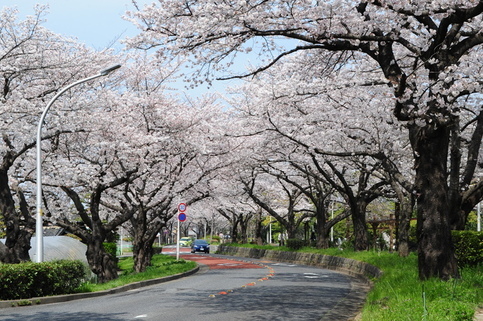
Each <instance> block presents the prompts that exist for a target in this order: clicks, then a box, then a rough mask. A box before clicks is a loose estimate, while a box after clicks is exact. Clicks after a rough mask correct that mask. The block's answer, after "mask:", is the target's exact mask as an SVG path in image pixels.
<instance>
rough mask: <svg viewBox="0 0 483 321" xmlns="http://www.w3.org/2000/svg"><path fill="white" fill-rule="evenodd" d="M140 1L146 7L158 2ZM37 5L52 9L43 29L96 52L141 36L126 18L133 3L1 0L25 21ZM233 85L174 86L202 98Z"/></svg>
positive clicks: (120, 0)
mask: <svg viewBox="0 0 483 321" xmlns="http://www.w3.org/2000/svg"><path fill="white" fill-rule="evenodd" d="M136 2H137V4H138V6H139V7H140V8H142V7H144V5H146V4H150V3H153V2H157V1H156V0H136ZM36 4H44V5H45V4H46V5H48V6H49V8H48V9H47V14H46V15H45V17H44V19H45V20H46V22H45V23H43V26H45V27H46V28H48V29H50V30H51V31H53V32H55V33H58V34H61V35H64V36H69V37H74V38H77V39H78V41H79V42H81V43H84V44H86V45H88V46H91V47H93V48H94V49H96V50H103V49H105V48H106V47H114V48H115V49H117V50H120V49H122V48H123V45H122V44H121V43H120V40H122V39H123V38H125V37H127V36H134V35H136V34H137V33H138V29H137V28H136V27H135V26H134V25H133V24H132V23H130V22H129V21H126V20H124V19H122V16H123V15H124V14H125V12H126V11H127V10H135V9H134V6H133V4H132V0H0V8H2V9H3V8H4V7H16V8H17V9H18V10H19V19H21V20H22V19H24V18H25V17H26V16H27V15H32V14H33V13H34V12H35V11H34V7H35V5H36ZM184 71H185V72H187V70H184ZM188 72H190V71H188ZM230 83H231V84H233V83H234V81H229V82H228V81H214V83H213V87H212V88H208V87H207V86H205V85H202V86H200V87H197V88H196V89H190V90H188V89H186V87H185V84H184V83H183V82H182V81H181V80H180V81H178V82H176V83H175V84H172V85H171V87H174V88H177V89H179V90H181V91H184V92H185V94H186V95H187V96H191V97H199V96H200V95H201V94H204V93H209V92H214V91H220V92H223V91H224V90H225V87H226V86H228V85H229V84H230Z"/></svg>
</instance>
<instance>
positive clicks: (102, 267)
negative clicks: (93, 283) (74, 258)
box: [86, 240, 118, 283]
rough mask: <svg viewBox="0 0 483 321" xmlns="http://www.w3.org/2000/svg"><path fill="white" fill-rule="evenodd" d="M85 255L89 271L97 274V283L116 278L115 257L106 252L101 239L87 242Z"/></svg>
mask: <svg viewBox="0 0 483 321" xmlns="http://www.w3.org/2000/svg"><path fill="white" fill-rule="evenodd" d="M86 257H87V262H88V263H89V267H90V268H91V271H92V272H94V273H95V274H96V275H97V282H98V283H105V282H107V281H111V280H114V279H117V277H118V275H117V263H116V259H115V258H114V257H112V255H111V254H109V253H107V252H106V250H105V249H104V246H103V245H102V241H101V240H96V241H93V242H89V243H88V244H87V252H86Z"/></svg>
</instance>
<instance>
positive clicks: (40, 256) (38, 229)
mask: <svg viewBox="0 0 483 321" xmlns="http://www.w3.org/2000/svg"><path fill="white" fill-rule="evenodd" d="M120 67H121V65H115V66H112V67H110V68H107V69H104V70H102V71H100V72H99V73H98V74H97V75H94V76H91V77H87V78H84V79H81V80H78V81H76V82H74V83H72V84H70V85H68V86H66V87H64V88H62V89H61V90H60V91H59V92H58V93H57V94H56V95H55V96H54V97H53V98H52V99H51V100H50V101H49V103H48V104H47V106H46V107H45V109H44V111H43V113H42V116H40V120H39V125H38V127H37V215H36V226H35V236H36V240H37V258H36V262H38V263H40V262H42V261H43V260H44V239H43V236H44V229H43V224H42V216H43V213H42V161H41V159H40V156H41V146H40V144H41V141H42V124H43V123H44V119H45V116H46V115H47V112H48V111H49V109H50V107H51V106H52V104H53V103H54V101H55V100H57V98H59V96H60V95H62V94H63V93H64V92H66V91H67V90H69V89H70V88H72V87H74V86H77V85H79V84H82V83H84V82H86V81H89V80H92V79H96V78H99V77H103V76H107V75H109V74H110V73H111V72H113V71H114V70H116V69H118V68H120Z"/></svg>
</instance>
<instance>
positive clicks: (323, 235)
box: [315, 199, 330, 249]
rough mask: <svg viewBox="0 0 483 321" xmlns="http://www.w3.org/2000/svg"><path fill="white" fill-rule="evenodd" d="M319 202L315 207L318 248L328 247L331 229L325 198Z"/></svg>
mask: <svg viewBox="0 0 483 321" xmlns="http://www.w3.org/2000/svg"><path fill="white" fill-rule="evenodd" d="M317 203H318V204H317V206H316V208H315V220H316V224H315V232H316V237H317V242H316V245H315V246H316V247H317V248H318V249H328V248H329V232H330V229H328V228H327V211H326V207H325V204H324V200H323V199H322V200H320V201H318V202H317Z"/></svg>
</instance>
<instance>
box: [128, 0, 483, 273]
mask: <svg viewBox="0 0 483 321" xmlns="http://www.w3.org/2000/svg"><path fill="white" fill-rule="evenodd" d="M482 11H483V3H482V2H481V1H476V0H458V1H445V0H441V1H417V2H410V1H402V2H401V1H395V0H394V1H393V0H388V1H379V0H375V1H365V0H361V1H354V0H340V1H335V2H333V1H330V2H290V1H284V0H280V1H265V2H257V1H245V2H222V3H219V2H217V1H211V0H204V1H187V2H186V1H185V2H179V1H174V0H160V1H158V5H156V4H153V5H151V6H149V7H146V8H145V9H144V10H143V11H139V12H132V13H130V17H131V18H132V20H133V21H134V22H135V23H137V24H138V26H139V27H140V28H141V29H142V32H141V33H140V35H139V36H137V37H136V38H134V39H132V40H131V41H130V44H131V45H132V46H139V47H145V48H151V47H155V46H159V48H162V49H160V51H159V53H160V55H168V56H169V55H173V56H176V55H185V56H190V57H191V58H192V61H193V63H194V64H195V65H197V66H200V67H203V68H206V69H207V71H206V73H202V74H207V75H208V77H209V75H210V74H211V73H212V72H217V71H226V72H227V74H228V77H233V75H234V74H233V73H231V75H230V71H229V70H226V69H225V68H226V67H230V66H232V64H233V62H234V61H235V59H236V57H237V55H238V56H239V55H243V53H247V52H254V51H255V54H259V55H260V56H261V59H259V60H258V61H259V62H260V63H259V64H258V65H257V66H255V67H254V68H253V69H251V70H249V71H248V73H247V74H245V75H242V76H246V75H253V74H257V73H260V72H263V71H265V70H267V69H269V68H270V67H272V66H273V65H274V64H275V63H276V62H277V61H279V60H281V59H283V58H284V57H286V56H288V55H291V54H294V53H296V52H300V51H303V50H308V49H310V50H312V49H317V50H320V51H329V52H333V53H334V54H335V55H338V57H340V59H345V60H351V58H352V56H351V54H350V53H362V54H363V55H365V56H366V57H368V58H370V59H372V60H373V61H374V62H375V63H376V64H377V66H378V71H379V72H380V74H381V78H382V77H384V79H386V81H387V86H388V87H389V88H391V89H392V96H393V98H394V101H393V107H392V112H393V114H394V115H395V117H396V119H397V120H398V121H399V122H400V123H401V124H404V126H405V127H406V130H407V133H408V137H409V140H410V142H411V147H412V150H413V155H414V163H415V171H416V173H415V179H414V193H415V195H417V212H418V258H419V259H418V261H419V276H420V278H421V279H427V278H430V277H432V276H436V277H439V278H441V279H449V278H451V277H458V276H459V273H458V268H457V265H456V259H455V256H454V250H453V246H452V242H451V233H450V230H451V223H452V222H453V221H458V216H461V212H463V213H464V211H465V209H467V208H468V207H469V206H467V205H466V204H465V202H470V203H473V201H477V202H478V201H479V200H481V198H482V192H481V191H482V190H483V189H482V186H483V185H482V184H483V183H481V182H479V181H478V182H475V184H474V187H472V188H471V190H472V193H471V194H472V195H474V197H472V198H469V197H467V196H465V200H463V195H462V194H461V190H467V191H468V190H469V189H470V183H471V182H472V178H473V177H474V171H475V168H476V163H477V162H476V160H475V157H474V156H476V155H478V154H479V148H477V151H475V152H474V153H473V154H471V155H472V156H473V158H472V160H471V161H470V162H468V166H467V167H466V170H465V172H464V173H465V174H467V175H463V176H462V177H461V176H460V172H461V167H460V166H458V165H460V164H452V165H454V166H453V167H451V168H448V166H447V164H448V160H451V159H452V158H453V156H456V157H458V155H457V154H458V148H457V147H458V146H460V145H459V143H461V138H460V137H461V135H460V130H461V129H462V128H463V127H462V126H460V125H459V122H460V113H461V112H462V110H463V109H465V108H468V100H469V99H470V100H471V99H472V98H473V97H475V98H477V97H478V96H475V94H479V93H480V92H481V82H480V79H481V55H480V54H479V53H480V51H481V43H482V41H483V36H482V33H481V23H482V21H481V19H482ZM281 38H286V39H291V40H294V41H296V42H295V43H294V42H289V43H287V42H281V41H280V39H281ZM353 63H354V64H357V61H353ZM236 76H237V75H235V76H234V77H236ZM477 105H478V104H477ZM477 105H476V106H477ZM476 114H477V115H478V114H479V113H478V112H477V113H476ZM473 137H474V138H475V140H476V138H477V137H475V136H473ZM476 145H478V146H479V145H480V141H478V142H477V143H476ZM453 146H454V148H453ZM450 147H452V148H451V149H450ZM448 173H449V174H448ZM460 178H461V179H460ZM474 204H475V203H474ZM455 209H460V210H458V211H455Z"/></svg>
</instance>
